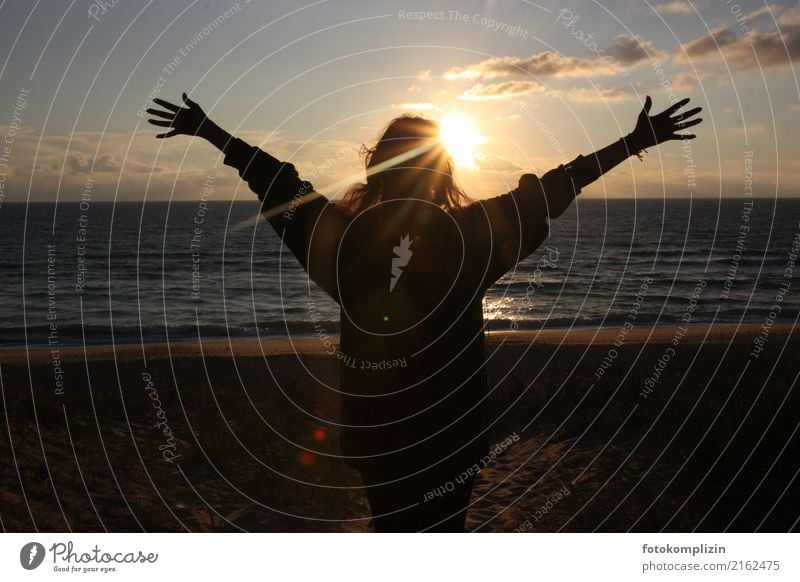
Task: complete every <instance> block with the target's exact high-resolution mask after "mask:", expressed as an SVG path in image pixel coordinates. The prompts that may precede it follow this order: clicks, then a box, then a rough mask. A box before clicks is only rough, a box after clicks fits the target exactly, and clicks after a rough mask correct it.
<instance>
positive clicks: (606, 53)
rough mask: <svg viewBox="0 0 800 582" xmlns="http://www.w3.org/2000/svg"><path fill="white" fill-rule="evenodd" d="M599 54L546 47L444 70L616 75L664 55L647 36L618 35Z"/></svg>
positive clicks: (469, 75)
mask: <svg viewBox="0 0 800 582" xmlns="http://www.w3.org/2000/svg"><path fill="white" fill-rule="evenodd" d="M598 55H599V56H598V58H592V59H587V58H583V57H568V56H564V55H561V54H559V53H556V52H552V51H543V52H540V53H536V54H534V55H531V56H529V57H494V58H491V59H486V60H484V61H480V62H478V63H475V64H472V65H467V66H466V67H453V68H451V69H448V70H447V71H445V73H444V78H445V79H447V80H449V81H456V80H463V79H466V80H470V81H475V80H492V79H499V78H505V77H512V76H521V75H534V76H537V77H556V78H561V77H583V76H600V75H613V74H616V73H619V72H620V65H625V66H632V65H636V64H638V63H640V62H642V61H645V60H648V59H650V58H663V57H664V53H662V52H661V51H658V50H657V49H656V48H655V47H654V46H653V43H651V42H650V41H648V40H645V39H642V38H641V37H638V36H626V35H619V36H617V37H616V38H615V39H614V41H613V42H612V43H611V44H610V45H609V46H608V47H607V48H606V49H603V50H598Z"/></svg>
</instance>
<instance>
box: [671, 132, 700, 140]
mask: <svg viewBox="0 0 800 582" xmlns="http://www.w3.org/2000/svg"><path fill="white" fill-rule="evenodd" d="M696 137H697V136H696V135H695V134H693V133H687V134H685V135H681V134H680V133H673V134H672V135H671V136H670V139H677V140H681V141H683V140H687V139H694V138H696Z"/></svg>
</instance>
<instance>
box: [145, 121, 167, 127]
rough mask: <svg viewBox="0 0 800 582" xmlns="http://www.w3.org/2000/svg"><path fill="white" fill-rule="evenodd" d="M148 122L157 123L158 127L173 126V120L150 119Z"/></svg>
mask: <svg viewBox="0 0 800 582" xmlns="http://www.w3.org/2000/svg"><path fill="white" fill-rule="evenodd" d="M147 123H151V124H153V125H157V126H158V127H172V122H171V121H162V120H160V119H148V120H147Z"/></svg>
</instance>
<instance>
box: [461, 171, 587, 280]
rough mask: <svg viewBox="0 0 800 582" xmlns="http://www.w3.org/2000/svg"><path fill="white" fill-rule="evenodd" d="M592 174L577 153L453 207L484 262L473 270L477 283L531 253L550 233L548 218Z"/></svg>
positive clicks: (558, 211)
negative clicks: (503, 189) (505, 189)
mask: <svg viewBox="0 0 800 582" xmlns="http://www.w3.org/2000/svg"><path fill="white" fill-rule="evenodd" d="M594 179H595V178H592V167H591V165H590V164H588V163H587V161H586V159H585V158H584V157H583V156H578V157H577V158H576V159H575V160H573V161H572V162H570V163H569V164H567V165H561V166H558V167H557V168H555V169H553V170H550V171H549V172H547V173H546V174H544V175H543V176H542V177H541V178H539V177H538V176H536V175H534V174H524V175H523V176H522V177H521V178H520V180H519V185H518V186H517V188H516V189H515V190H512V191H511V192H509V193H507V194H503V195H501V196H496V197H495V198H490V199H489V200H481V201H479V202H476V203H474V204H471V205H470V206H467V207H466V208H464V209H462V210H460V211H457V212H456V213H455V215H456V220H457V222H458V223H459V227H460V228H461V231H462V234H463V236H464V239H465V241H466V243H467V245H468V248H469V249H470V251H469V252H471V253H472V257H473V259H478V261H479V262H482V267H481V268H482V269H483V270H482V271H481V272H480V273H478V274H477V276H478V278H479V280H480V284H481V286H482V287H483V288H488V287H490V286H491V285H493V284H494V283H495V282H496V281H497V280H498V279H499V278H500V277H502V276H503V275H504V274H505V273H506V272H508V271H509V270H510V269H512V268H513V267H514V266H515V265H516V264H517V263H519V262H520V261H522V260H523V259H525V258H526V257H528V256H529V255H530V254H531V253H533V252H534V251H535V250H536V249H537V248H538V247H539V245H541V244H542V242H544V240H545V239H546V238H547V236H548V235H549V233H550V219H551V218H556V217H558V216H560V215H561V214H562V213H563V212H564V211H565V210H566V209H567V208H569V206H570V204H571V203H572V200H573V199H574V198H575V197H576V196H577V195H578V194H579V193H580V189H581V185H582V184H588V183H590V182H591V181H593V180H594ZM480 257H482V258H480Z"/></svg>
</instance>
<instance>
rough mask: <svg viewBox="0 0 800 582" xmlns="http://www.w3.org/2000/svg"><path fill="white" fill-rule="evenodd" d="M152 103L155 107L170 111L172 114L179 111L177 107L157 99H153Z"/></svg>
mask: <svg viewBox="0 0 800 582" xmlns="http://www.w3.org/2000/svg"><path fill="white" fill-rule="evenodd" d="M153 103H155V104H157V105H161V107H163V108H164V109H169V110H170V111H172V112H174V113H177V112H178V110H180V107H178V106H177V105H173V104H172V103H170V102H169V101H164V100H163V99H159V98H158V97H156V98H155V99H153Z"/></svg>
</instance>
